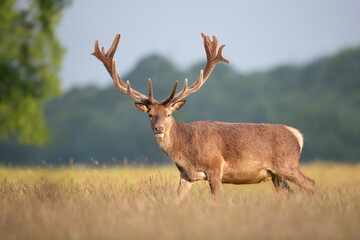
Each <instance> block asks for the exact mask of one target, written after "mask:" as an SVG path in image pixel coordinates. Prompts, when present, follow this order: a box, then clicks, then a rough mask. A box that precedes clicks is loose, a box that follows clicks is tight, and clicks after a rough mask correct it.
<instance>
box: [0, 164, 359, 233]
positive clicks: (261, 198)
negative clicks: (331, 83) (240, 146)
mask: <svg viewBox="0 0 360 240" xmlns="http://www.w3.org/2000/svg"><path fill="white" fill-rule="evenodd" d="M302 169H303V172H304V173H305V174H307V175H308V176H310V177H312V178H314V179H315V180H316V181H317V183H318V185H319V193H318V195H317V196H310V195H308V194H306V193H303V192H301V191H299V190H298V189H297V188H296V187H294V186H293V188H294V189H295V193H294V194H293V195H291V196H285V195H283V194H277V193H275V191H274V189H273V187H272V184H271V183H262V184H257V185H241V186H236V185H226V186H224V187H223V191H222V194H221V197H220V199H219V201H218V203H217V204H214V202H213V201H212V200H211V196H210V193H209V187H208V185H207V184H206V183H205V182H199V183H196V184H195V185H194V187H193V188H192V189H191V191H190V194H189V195H188V196H187V198H186V199H185V200H184V202H182V203H181V204H178V205H176V204H175V203H174V201H173V198H174V196H175V195H176V187H177V183H178V178H179V177H178V173H177V170H176V168H175V167H160V168H158V169H156V168H129V169H121V168H118V169H116V168H108V169H92V168H79V167H78V168H53V169H13V168H0V238H1V239H240V238H241V239H265V238H266V239H360V228H359V226H360V225H359V223H360V165H355V166H354V165H352V166H349V165H335V164H325V163H317V164H311V165H305V166H303V167H302Z"/></svg>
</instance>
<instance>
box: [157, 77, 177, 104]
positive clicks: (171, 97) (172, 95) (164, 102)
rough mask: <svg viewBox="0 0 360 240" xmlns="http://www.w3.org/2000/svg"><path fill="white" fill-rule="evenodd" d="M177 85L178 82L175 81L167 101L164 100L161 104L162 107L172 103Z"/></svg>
mask: <svg viewBox="0 0 360 240" xmlns="http://www.w3.org/2000/svg"><path fill="white" fill-rule="evenodd" d="M178 85H179V81H176V82H175V85H174V88H173V90H172V92H171V94H170V96H169V97H168V98H167V99H165V100H164V101H162V102H161V104H162V105H166V104H169V103H171V102H173V101H172V100H173V99H174V97H175V94H176V89H177V86H178Z"/></svg>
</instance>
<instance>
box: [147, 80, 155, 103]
mask: <svg viewBox="0 0 360 240" xmlns="http://www.w3.org/2000/svg"><path fill="white" fill-rule="evenodd" d="M148 81H149V102H150V103H153V102H154V96H153V87H152V82H151V78H149V79H148Z"/></svg>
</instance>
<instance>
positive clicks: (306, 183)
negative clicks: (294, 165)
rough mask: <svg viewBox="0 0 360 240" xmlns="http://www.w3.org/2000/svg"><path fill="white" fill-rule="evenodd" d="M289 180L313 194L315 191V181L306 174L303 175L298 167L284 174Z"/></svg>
mask: <svg viewBox="0 0 360 240" xmlns="http://www.w3.org/2000/svg"><path fill="white" fill-rule="evenodd" d="M284 177H285V178H286V179H288V180H289V181H290V182H292V183H294V184H296V185H298V186H299V187H300V188H302V189H304V190H306V191H308V192H310V193H313V194H315V193H316V184H315V181H314V180H313V179H311V178H309V177H307V176H305V175H304V174H303V173H302V172H301V171H300V169H299V168H298V169H296V170H295V171H293V172H292V173H291V174H286V176H284Z"/></svg>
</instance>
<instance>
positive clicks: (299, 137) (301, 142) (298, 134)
mask: <svg viewBox="0 0 360 240" xmlns="http://www.w3.org/2000/svg"><path fill="white" fill-rule="evenodd" d="M286 128H287V129H288V130H289V131H290V132H292V134H294V136H295V137H296V139H297V140H298V143H299V145H300V151H301V149H302V148H303V146H304V137H303V135H302V134H301V132H300V131H299V130H297V129H295V128H293V127H289V126H286Z"/></svg>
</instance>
